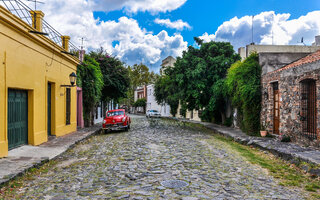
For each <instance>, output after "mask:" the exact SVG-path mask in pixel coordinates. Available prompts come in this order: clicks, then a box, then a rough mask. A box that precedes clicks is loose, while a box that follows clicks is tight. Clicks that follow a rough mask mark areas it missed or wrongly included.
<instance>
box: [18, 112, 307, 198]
mask: <svg viewBox="0 0 320 200" xmlns="http://www.w3.org/2000/svg"><path fill="white" fill-rule="evenodd" d="M132 120H133V124H132V126H131V127H132V128H131V130H130V131H129V132H117V133H108V134H103V135H97V136H94V137H92V138H90V139H89V140H88V141H86V142H82V143H80V144H79V145H77V146H76V147H75V148H73V149H72V150H69V151H68V152H67V153H65V154H64V155H63V156H61V157H60V158H59V159H58V162H57V164H56V165H54V166H53V168H52V169H49V170H48V172H47V173H43V174H41V175H40V176H39V177H36V178H35V179H34V180H30V181H28V182H26V183H24V187H23V188H22V189H21V190H20V191H19V195H20V196H21V197H20V198H21V199H184V200H193V199H290V200H291V199H299V200H300V199H304V194H303V191H302V190H299V189H292V188H286V187H283V186H280V185H279V184H278V182H277V180H275V179H273V178H272V177H271V176H269V175H268V174H267V172H266V171H265V170H263V169H262V168H260V167H259V166H255V165H252V164H250V163H248V162H247V161H246V160H245V159H244V158H242V157H241V156H240V155H239V154H238V153H237V152H234V151H233V150H232V149H231V148H230V147H228V145H226V144H225V143H224V142H222V141H220V140H216V139H215V137H214V136H212V135H210V134H209V133H205V132H203V131H202V132H201V131H200V129H196V128H181V127H179V126H178V125H177V124H174V123H176V122H168V121H165V120H161V119H153V120H147V119H146V118H142V117H133V119H132ZM165 180H182V181H185V182H187V183H188V184H189V185H188V186H186V187H181V188H175V189H174V188H168V187H164V186H162V184H161V183H162V181H165ZM176 186H178V185H176Z"/></svg>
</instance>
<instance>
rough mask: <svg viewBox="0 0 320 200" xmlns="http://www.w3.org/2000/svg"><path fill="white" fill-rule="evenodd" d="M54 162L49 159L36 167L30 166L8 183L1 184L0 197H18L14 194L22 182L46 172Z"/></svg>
mask: <svg viewBox="0 0 320 200" xmlns="http://www.w3.org/2000/svg"><path fill="white" fill-rule="evenodd" d="M56 164H57V162H56V161H55V160H51V161H49V162H47V163H45V164H44V165H42V166H40V167H38V168H37V167H33V168H30V169H29V170H27V172H26V173H25V174H24V175H22V176H18V177H16V178H14V179H12V180H10V181H9V182H8V183H6V184H4V185H3V186H1V188H0V199H1V200H2V199H19V198H17V197H16V194H17V193H19V189H20V188H21V187H22V186H23V183H25V182H27V181H31V180H34V179H35V178H36V177H38V176H40V175H41V174H43V173H47V172H48V171H49V169H51V168H52V166H54V165H56Z"/></svg>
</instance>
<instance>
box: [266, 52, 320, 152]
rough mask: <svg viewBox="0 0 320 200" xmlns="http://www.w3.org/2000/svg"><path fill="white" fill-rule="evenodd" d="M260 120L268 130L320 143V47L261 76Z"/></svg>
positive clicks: (313, 143)
mask: <svg viewBox="0 0 320 200" xmlns="http://www.w3.org/2000/svg"><path fill="white" fill-rule="evenodd" d="M262 88H263V89H262V111H261V122H262V124H263V125H265V126H266V128H267V130H268V132H269V133H273V134H277V135H283V134H286V135H289V136H290V138H291V139H292V140H293V141H294V142H298V143H302V144H304V145H312V146H316V147H320V50H318V51H317V52H315V53H313V54H310V55H308V56H306V57H304V58H302V59H299V60H298V61H295V62H293V63H291V64H289V65H286V66H285V67H282V68H279V69H277V70H275V71H272V72H269V73H266V74H265V75H263V76H262Z"/></svg>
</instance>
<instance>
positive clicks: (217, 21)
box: [94, 0, 320, 45]
mask: <svg viewBox="0 0 320 200" xmlns="http://www.w3.org/2000/svg"><path fill="white" fill-rule="evenodd" d="M199 2H200V1H199V0H198V1H197V0H189V1H187V2H186V3H185V4H184V5H183V6H181V7H180V8H178V9H177V10H174V11H172V12H166V13H158V14H151V13H150V12H138V13H136V14H132V13H127V12H126V11H125V10H124V9H122V10H118V11H111V12H103V11H99V12H94V17H95V18H100V19H101V20H104V21H108V20H117V19H119V18H120V17H122V16H128V17H131V18H134V19H136V20H137V21H138V22H139V24H140V26H141V27H144V28H146V29H147V30H148V31H153V32H154V33H159V32H160V31H162V30H163V29H165V30H166V31H167V32H168V33H169V35H172V34H174V33H181V34H182V35H183V37H184V39H185V40H186V41H187V42H188V44H189V45H191V44H193V42H194V41H193V37H195V36H201V35H202V34H203V33H204V32H209V33H214V32H215V31H216V30H217V28H218V27H219V26H220V25H221V24H222V23H223V22H225V21H228V20H230V19H231V18H233V17H235V16H237V17H242V16H245V15H257V14H260V13H261V12H264V11H275V12H276V13H290V14H291V17H290V18H291V19H295V18H299V17H300V16H302V15H306V14H307V13H308V12H311V11H315V10H320V1H319V0H263V1H259V0H224V1H216V0H202V1H201V3H199ZM155 18H165V19H166V18H169V19H171V21H176V20H179V19H182V20H183V21H185V22H187V23H189V24H190V26H192V29H191V30H182V31H177V30H174V29H170V28H166V27H163V26H160V25H158V24H155V23H154V19H155Z"/></svg>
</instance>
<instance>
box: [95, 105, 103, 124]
mask: <svg viewBox="0 0 320 200" xmlns="http://www.w3.org/2000/svg"><path fill="white" fill-rule="evenodd" d="M102 106H103V105H102V102H100V103H99V107H98V109H96V110H95V114H94V124H98V123H101V122H102V121H103V119H104V114H103V113H101V112H102ZM101 114H102V115H101ZM97 115H98V117H97Z"/></svg>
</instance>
